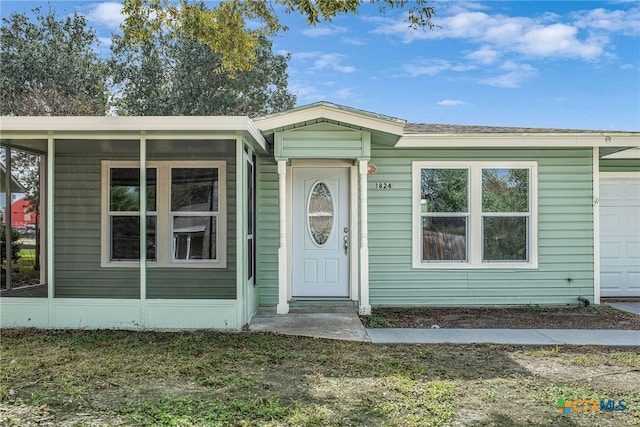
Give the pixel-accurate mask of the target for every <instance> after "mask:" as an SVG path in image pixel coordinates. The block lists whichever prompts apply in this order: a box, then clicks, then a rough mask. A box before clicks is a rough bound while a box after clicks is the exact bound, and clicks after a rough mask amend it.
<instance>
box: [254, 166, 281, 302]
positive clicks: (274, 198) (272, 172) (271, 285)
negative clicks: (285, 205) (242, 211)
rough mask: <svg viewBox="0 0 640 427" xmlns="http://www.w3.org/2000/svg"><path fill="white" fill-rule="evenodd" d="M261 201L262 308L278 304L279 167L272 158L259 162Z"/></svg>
mask: <svg viewBox="0 0 640 427" xmlns="http://www.w3.org/2000/svg"><path fill="white" fill-rule="evenodd" d="M257 173H258V188H257V193H256V196H257V198H258V200H257V204H258V210H257V230H256V231H257V233H256V235H257V237H258V239H257V247H256V263H257V268H256V269H257V271H256V284H257V286H258V288H259V290H260V292H259V294H260V300H259V304H260V305H275V304H277V303H278V244H279V235H280V222H279V221H280V218H279V214H278V166H277V165H276V163H275V162H274V161H273V160H272V159H264V158H261V159H258V165H257Z"/></svg>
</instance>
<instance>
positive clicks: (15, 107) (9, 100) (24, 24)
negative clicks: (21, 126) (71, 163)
mask: <svg viewBox="0 0 640 427" xmlns="http://www.w3.org/2000/svg"><path fill="white" fill-rule="evenodd" d="M34 13H35V14H36V22H33V21H31V20H30V19H29V17H28V16H27V15H26V14H19V13H14V14H12V15H11V16H10V17H9V18H3V19H2V27H1V29H0V114H2V115H29V116H33V115H35V116H37V115H47V116H59V115H103V114H105V113H106V112H107V101H108V94H109V88H108V85H107V72H106V71H107V70H106V67H105V63H104V61H103V60H101V59H100V58H99V56H98V54H97V53H96V52H95V51H94V46H95V44H96V43H97V42H98V39H97V36H96V33H95V31H93V30H91V29H88V28H87V21H86V18H85V17H84V16H82V15H78V14H74V15H73V16H68V17H66V18H64V19H62V20H58V19H57V18H56V16H55V13H54V12H53V11H49V12H48V13H46V14H45V13H43V12H42V11H41V10H40V9H39V8H37V9H34Z"/></svg>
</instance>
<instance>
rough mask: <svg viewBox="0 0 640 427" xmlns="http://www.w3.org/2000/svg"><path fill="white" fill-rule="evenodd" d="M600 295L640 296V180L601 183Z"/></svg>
mask: <svg viewBox="0 0 640 427" xmlns="http://www.w3.org/2000/svg"><path fill="white" fill-rule="evenodd" d="M600 292H601V295H602V296H603V297H640V179H637V178H635V179H634V178H614V179H611V178H601V180H600Z"/></svg>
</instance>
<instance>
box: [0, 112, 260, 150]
mask: <svg viewBox="0 0 640 427" xmlns="http://www.w3.org/2000/svg"><path fill="white" fill-rule="evenodd" d="M109 133H111V134H112V135H113V136H117V137H118V138H122V137H123V136H131V137H137V138H139V137H140V136H141V135H144V134H146V135H149V136H163V135H165V134H166V135H178V134H188V135H200V136H206V134H212V135H213V134H216V135H218V134H230V135H233V134H240V133H247V134H249V135H250V136H251V137H252V138H253V139H254V140H255V141H256V142H257V143H258V144H260V146H262V148H263V149H266V140H265V139H264V137H263V136H262V134H261V133H260V131H259V130H258V129H257V128H256V126H255V125H254V123H253V122H252V121H251V120H250V119H249V118H248V117H245V116H197V117H196V116H193V117H189V116H166V117H159V116H145V117H132V116H126V117H125V116H65V117H50V116H38V117H35V116H32V117H24V116H20V117H17V116H3V117H0V137H2V138H16V139H19V138H25V137H28V138H36V137H38V135H39V137H40V138H47V137H49V136H53V137H60V136H62V135H64V136H65V137H73V136H74V135H76V137H78V136H83V137H90V136H91V135H92V134H100V135H104V134H109Z"/></svg>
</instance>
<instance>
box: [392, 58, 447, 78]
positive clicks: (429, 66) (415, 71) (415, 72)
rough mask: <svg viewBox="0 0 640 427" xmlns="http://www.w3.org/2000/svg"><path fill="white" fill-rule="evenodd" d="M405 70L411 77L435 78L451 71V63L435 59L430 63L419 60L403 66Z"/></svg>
mask: <svg viewBox="0 0 640 427" xmlns="http://www.w3.org/2000/svg"><path fill="white" fill-rule="evenodd" d="M402 68H403V70H404V71H406V72H407V73H408V74H409V75H410V76H412V77H417V76H423V75H427V76H435V75H436V74H440V73H442V72H443V71H446V70H449V69H451V63H450V62H449V61H445V60H443V59H434V60H430V61H426V60H418V61H414V62H413V63H409V64H405V65H403V67H402Z"/></svg>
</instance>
